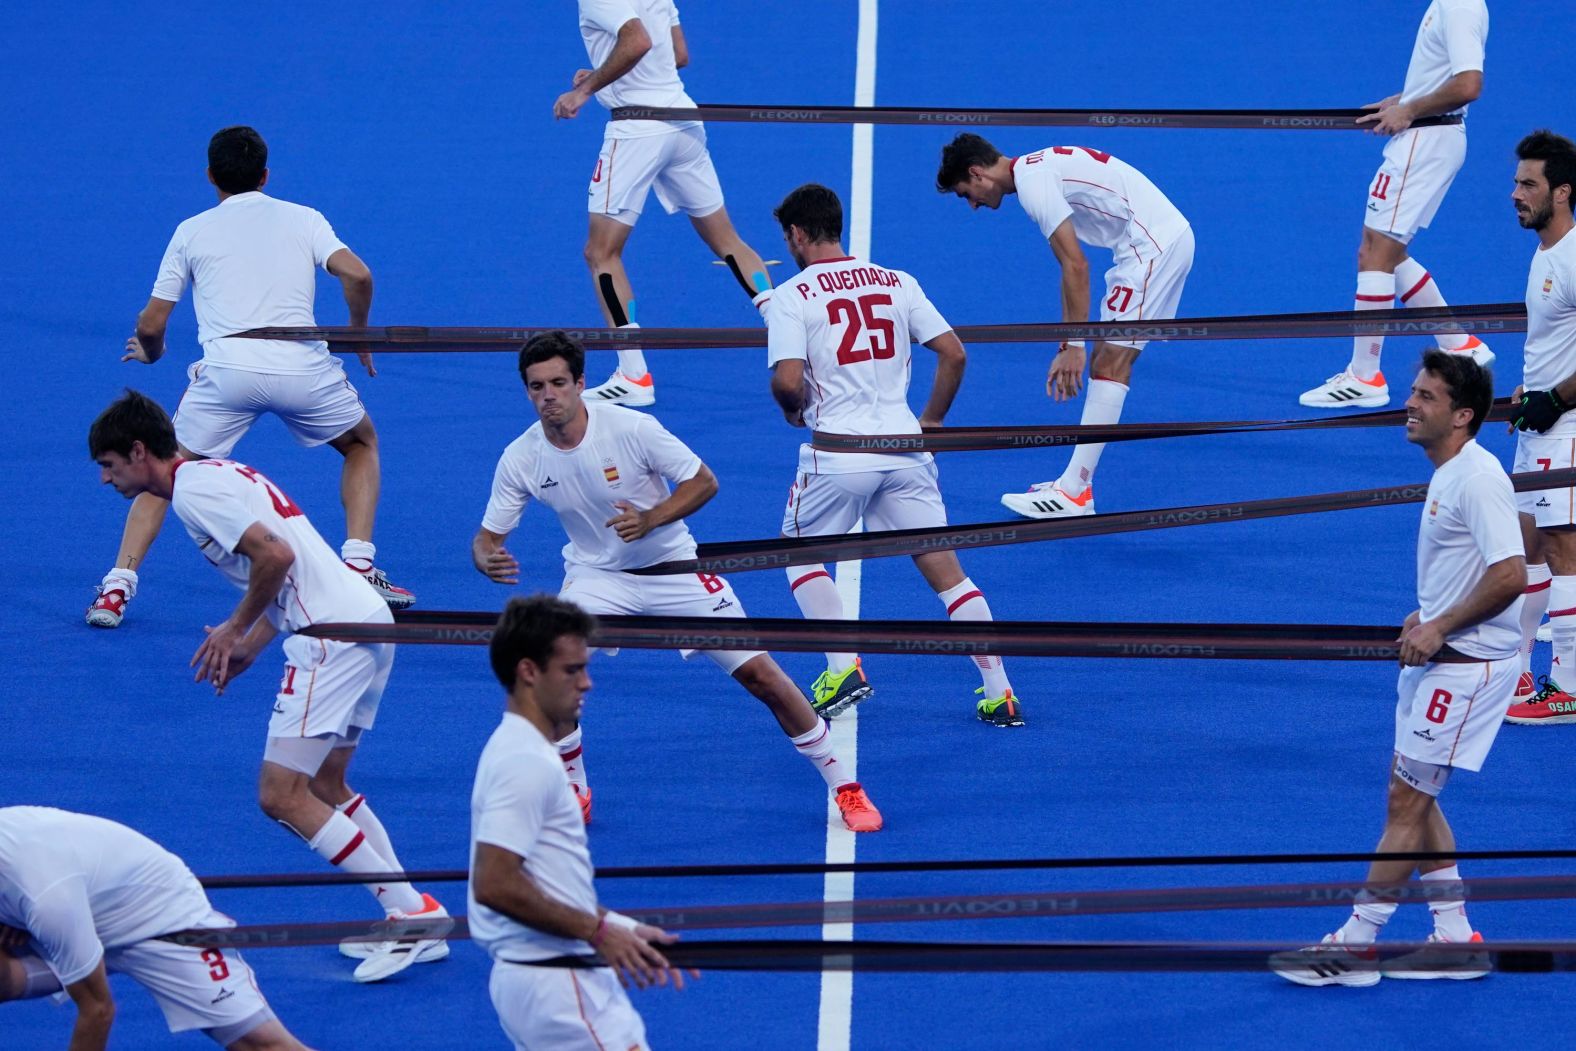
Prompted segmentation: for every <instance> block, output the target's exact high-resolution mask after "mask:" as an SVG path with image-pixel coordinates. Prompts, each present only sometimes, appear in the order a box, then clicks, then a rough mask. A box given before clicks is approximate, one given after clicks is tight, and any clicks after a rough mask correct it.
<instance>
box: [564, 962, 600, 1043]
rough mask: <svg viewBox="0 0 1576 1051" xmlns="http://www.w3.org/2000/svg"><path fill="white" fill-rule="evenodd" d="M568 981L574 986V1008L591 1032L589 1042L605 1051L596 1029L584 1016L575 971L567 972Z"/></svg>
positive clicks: (582, 1002) (582, 1001)
mask: <svg viewBox="0 0 1576 1051" xmlns="http://www.w3.org/2000/svg"><path fill="white" fill-rule="evenodd" d="M569 982H570V984H572V985H573V986H574V987H575V1010H577V1011H579V1012H580V1021H582V1022H584V1023H585V1026H586V1032H587V1033H590V1034H591V1042H592V1043H593V1044H595V1045H596V1051H607V1048H606V1047H604V1046H603V1044H602V1038H601V1037H599V1036H597V1035H596V1029H595V1028H593V1027H592V1025H591V1019H589V1018H587V1017H586V1003H585V999H584V997H582V996H581V995H580V979H578V978H576V977H575V972H574V971H570V972H569Z"/></svg>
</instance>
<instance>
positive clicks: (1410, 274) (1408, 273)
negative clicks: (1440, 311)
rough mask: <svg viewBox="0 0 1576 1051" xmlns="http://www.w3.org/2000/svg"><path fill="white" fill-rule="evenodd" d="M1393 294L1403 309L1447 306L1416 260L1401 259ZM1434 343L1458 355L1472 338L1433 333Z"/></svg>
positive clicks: (1428, 274) (1458, 334)
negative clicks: (1398, 298)
mask: <svg viewBox="0 0 1576 1051" xmlns="http://www.w3.org/2000/svg"><path fill="white" fill-rule="evenodd" d="M1395 294H1396V295H1397V296H1398V297H1400V300H1401V305H1402V306H1404V307H1442V306H1448V304H1447V303H1446V302H1445V297H1444V296H1443V295H1442V294H1441V293H1440V291H1439V285H1437V284H1435V282H1434V278H1433V275H1432V274H1430V273H1429V272H1428V271H1427V270H1425V269H1424V268H1423V264H1422V263H1419V262H1418V261H1417V260H1416V259H1411V258H1407V259H1403V260H1402V261H1401V265H1400V266H1398V267H1396V268H1395ZM1434 342H1435V343H1437V344H1439V346H1440V349H1441V350H1448V351H1451V352H1452V353H1459V352H1460V351H1461V349H1462V348H1463V347H1465V346H1466V345H1467V344H1468V343H1470V342H1472V337H1471V336H1467V335H1463V334H1462V333H1459V332H1457V333H1453V334H1444V333H1435V334H1434Z"/></svg>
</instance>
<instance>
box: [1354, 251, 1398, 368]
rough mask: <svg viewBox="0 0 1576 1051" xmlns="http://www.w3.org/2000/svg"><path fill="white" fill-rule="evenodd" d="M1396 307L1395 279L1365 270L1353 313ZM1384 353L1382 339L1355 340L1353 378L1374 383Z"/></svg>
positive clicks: (1361, 274) (1372, 337) (1358, 285)
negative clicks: (1355, 311) (1380, 356)
mask: <svg viewBox="0 0 1576 1051" xmlns="http://www.w3.org/2000/svg"><path fill="white" fill-rule="evenodd" d="M1393 306H1395V275H1394V274H1387V273H1385V272H1384V271H1383V270H1363V271H1360V272H1359V273H1358V275H1357V299H1356V303H1355V305H1354V306H1353V307H1352V309H1353V310H1389V309H1390V308H1391V307H1393ZM1383 350H1384V337H1383V336H1357V337H1356V338H1354V339H1353V340H1352V363H1351V365H1349V366H1348V368H1350V369H1351V372H1352V375H1353V376H1356V377H1357V378H1358V379H1360V380H1371V379H1373V378H1374V377H1375V376H1377V375H1378V374H1379V355H1380V353H1381V352H1382V351H1383Z"/></svg>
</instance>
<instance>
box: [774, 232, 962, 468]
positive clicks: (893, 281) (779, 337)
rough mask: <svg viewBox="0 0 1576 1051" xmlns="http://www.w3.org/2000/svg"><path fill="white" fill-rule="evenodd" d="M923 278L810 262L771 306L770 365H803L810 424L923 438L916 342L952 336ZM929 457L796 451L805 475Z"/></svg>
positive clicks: (849, 261)
mask: <svg viewBox="0 0 1576 1051" xmlns="http://www.w3.org/2000/svg"><path fill="white" fill-rule="evenodd" d="M951 330H952V326H950V325H948V324H947V322H946V320H945V319H944V318H942V316H941V314H940V313H939V312H938V311H937V310H936V308H935V307H934V306H932V305H931V302H930V300H929V299H927V298H925V292H924V290H923V289H921V288H920V287H919V282H918V281H915V280H914V278H913V277H912V276H911V275H909V274H906V273H904V272H903V271H901V270H888V269H886V268H885V267H881V266H876V265H875V264H873V263H866V262H863V261H862V260H859V259H854V258H851V257H844V258H841V259H824V260H822V261H820V262H817V263H811V264H810V265H809V266H807V267H805V268H804V269H803V270H801V271H800V272H799V273H798V274H797V275H795V276H794V277H792V278H790V279H789V280H788V281H786V282H784V283H782V284H781V285H779V286H778V288H777V291H776V292H775V293H773V295H772V298H771V299H770V300H769V301H768V304H767V307H766V363H767V364H768V365H770V366H775V365H776V364H777V363H778V362H780V361H787V360H790V359H798V360H800V361H803V362H804V363H805V364H804V377H805V379H804V386H805V405H804V422H805V426H807V427H809V428H810V429H811V430H816V431H826V432H829V433H832V434H918V433H919V420H918V418H916V417H915V415H914V412H913V410H912V409H910V408H909V407H908V381H909V373H910V371H911V370H912V367H913V361H912V358H911V355H910V348H909V343H910V340H912V341H913V342H918V343H928V342H929V341H930V340H933V339H935V338H936V337H937V336H940V335H942V334H943V333H946V332H950V331H951ZM930 461H931V456H930V454H929V453H903V454H901V455H899V454H894V455H891V456H887V455H884V454H880V453H824V452H818V451H817V450H815V449H812V448H811V447H810V446H809V445H808V444H805V445H801V446H800V447H799V470H800V471H801V472H803V473H805V474H850V473H854V472H863V471H896V470H900V469H902V468H905V467H915V466H919V465H922V464H927V463H929V462H930Z"/></svg>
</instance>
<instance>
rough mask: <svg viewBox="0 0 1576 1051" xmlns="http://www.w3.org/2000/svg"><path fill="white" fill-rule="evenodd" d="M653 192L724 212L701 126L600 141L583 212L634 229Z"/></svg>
mask: <svg viewBox="0 0 1576 1051" xmlns="http://www.w3.org/2000/svg"><path fill="white" fill-rule="evenodd" d="M609 130H611V129H609ZM652 189H654V190H656V191H657V200H658V201H660V202H662V207H663V208H666V209H667V212H668V214H669V215H672V214H673V213H675V212H683V213H684V214H685V215H692V216H697V217H699V216H705V215H710V214H711V213H713V212H715V211H716V210H717V209H719V208H721V207H722V184H721V183H720V182H718V181H717V169H716V168H714V167H712V163H711V154H710V153H709V152H707V150H706V128H705V125H702V124H696V125H694V126H693V127H688V128H676V129H674V130H673V131H668V132H663V133H662V134H660V135H641V136H639V137H637V138H633V139H615V138H612V137H611V136H608V137H604V138H603V140H602V152H601V153H600V154H599V155H598V156H597V159H596V171H594V172H592V173H591V189H590V196H589V199H588V200H587V202H586V210H587V211H589V212H590V213H591V214H593V215H606V216H608V217H610V218H613V219H617V220H618V221H619V222H621V223H623V224H624V225H625V226H634V225H635V221H636V220H637V219H639V218H640V212H641V210H642V209H643V208H645V206H646V191H647V190H652ZM193 451H194V452H195V451H196V450H193Z"/></svg>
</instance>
